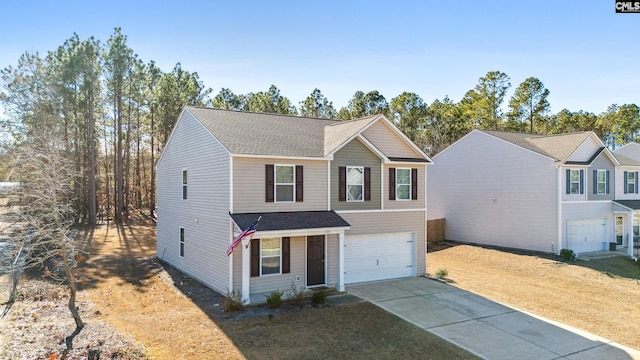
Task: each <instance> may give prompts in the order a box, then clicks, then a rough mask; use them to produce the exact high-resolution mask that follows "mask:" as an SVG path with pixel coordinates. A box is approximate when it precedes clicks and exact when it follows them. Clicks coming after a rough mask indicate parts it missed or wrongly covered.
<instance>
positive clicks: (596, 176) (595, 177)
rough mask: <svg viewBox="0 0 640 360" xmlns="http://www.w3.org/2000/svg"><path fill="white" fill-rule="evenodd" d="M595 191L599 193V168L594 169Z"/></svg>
mask: <svg viewBox="0 0 640 360" xmlns="http://www.w3.org/2000/svg"><path fill="white" fill-rule="evenodd" d="M593 193H594V194H597V193H598V170H593Z"/></svg>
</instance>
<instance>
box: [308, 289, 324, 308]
mask: <svg viewBox="0 0 640 360" xmlns="http://www.w3.org/2000/svg"><path fill="white" fill-rule="evenodd" d="M311 301H312V302H313V303H314V304H316V305H322V304H324V303H325V302H326V301H327V293H326V292H325V291H324V290H318V291H314V292H313V295H311Z"/></svg>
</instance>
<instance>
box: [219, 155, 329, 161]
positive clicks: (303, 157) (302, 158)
mask: <svg viewBox="0 0 640 360" xmlns="http://www.w3.org/2000/svg"><path fill="white" fill-rule="evenodd" d="M231 156H232V157H234V158H254V159H284V160H315V161H327V160H330V159H327V158H326V157H309V156H286V155H254V154H231Z"/></svg>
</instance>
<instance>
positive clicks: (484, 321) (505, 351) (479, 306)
mask: <svg viewBox="0 0 640 360" xmlns="http://www.w3.org/2000/svg"><path fill="white" fill-rule="evenodd" d="M346 290H347V292H348V293H350V294H352V295H355V296H357V297H360V298H362V299H365V300H367V301H370V302H372V303H374V304H376V305H377V306H379V307H381V308H383V309H385V310H387V311H389V312H391V313H392V314H395V315H397V316H399V317H400V318H403V319H405V320H407V321H409V322H411V323H413V324H415V325H417V326H419V327H421V328H423V329H425V330H427V331H429V332H431V333H433V334H436V335H438V336H440V337H442V338H444V339H445V340H447V341H449V342H452V343H454V344H456V345H458V346H460V347H462V348H464V349H466V350H468V351H470V352H472V353H474V354H476V355H478V356H480V357H483V358H485V359H518V360H525V359H536V360H537V359H587V360H588V359H612V360H613V359H640V352H638V351H636V350H632V349H629V348H626V347H624V346H621V345H619V344H616V343H614V342H611V341H609V340H607V339H604V338H601V337H598V336H596V335H593V334H589V333H587V332H584V331H581V330H577V329H573V328H570V327H568V326H566V325H562V324H558V323H552V322H551V321H550V320H545V319H542V318H540V317H534V316H531V315H528V314H525V313H523V312H520V311H518V310H515V309H513V308H510V307H507V306H504V305H501V304H498V303H495V302H493V301H490V300H488V299H485V298H483V297H481V296H478V295H475V294H473V293H470V292H467V291H464V290H460V289H458V288H455V287H452V286H449V285H446V284H443V283H441V282H438V281H435V280H431V279H427V278H411V279H401V280H392V281H382V282H371V283H363V284H355V285H349V286H347V288H346Z"/></svg>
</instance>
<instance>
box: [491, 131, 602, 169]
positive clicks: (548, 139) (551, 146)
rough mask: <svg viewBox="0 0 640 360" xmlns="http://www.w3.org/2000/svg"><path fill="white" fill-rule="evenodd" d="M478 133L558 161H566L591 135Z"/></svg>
mask: <svg viewBox="0 0 640 360" xmlns="http://www.w3.org/2000/svg"><path fill="white" fill-rule="evenodd" d="M479 131H482V132H484V133H486V134H489V135H492V136H495V137H497V138H500V139H502V140H505V141H508V142H510V143H513V144H515V145H518V146H520V147H522V148H525V149H528V150H531V151H534V152H537V153H539V154H542V155H544V156H547V157H550V158H553V159H555V160H558V161H564V160H565V159H567V158H568V157H569V155H571V154H572V153H573V152H574V151H575V150H576V149H577V148H578V147H579V146H580V145H581V144H582V143H583V142H584V141H585V140H586V139H587V138H588V137H589V136H591V135H592V134H593V132H592V131H583V132H578V133H570V134H557V135H540V134H527V133H516V132H508V131H495V130H479Z"/></svg>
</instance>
